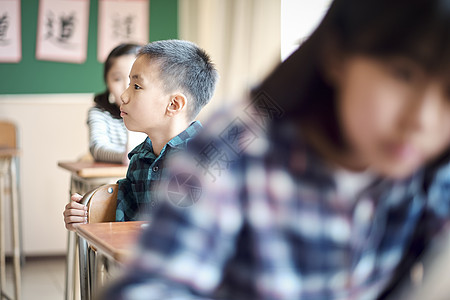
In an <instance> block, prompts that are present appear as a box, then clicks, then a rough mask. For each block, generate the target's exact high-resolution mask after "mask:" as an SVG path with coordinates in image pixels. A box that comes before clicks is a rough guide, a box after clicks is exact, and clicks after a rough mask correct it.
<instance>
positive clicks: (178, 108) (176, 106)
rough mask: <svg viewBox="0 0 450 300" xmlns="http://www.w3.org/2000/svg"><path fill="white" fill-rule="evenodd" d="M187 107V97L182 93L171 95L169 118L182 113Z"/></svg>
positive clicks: (167, 111)
mask: <svg viewBox="0 0 450 300" xmlns="http://www.w3.org/2000/svg"><path fill="white" fill-rule="evenodd" d="M186 105H187V97H186V96H185V95H184V94H182V93H176V94H173V95H170V101H169V105H167V109H166V113H167V115H168V116H175V115H177V114H179V113H180V112H182V111H183V110H184V109H185V108H186Z"/></svg>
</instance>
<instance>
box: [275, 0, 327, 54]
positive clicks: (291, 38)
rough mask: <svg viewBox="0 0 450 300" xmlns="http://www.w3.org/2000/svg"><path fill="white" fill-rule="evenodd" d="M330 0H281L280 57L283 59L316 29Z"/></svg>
mask: <svg viewBox="0 0 450 300" xmlns="http://www.w3.org/2000/svg"><path fill="white" fill-rule="evenodd" d="M330 4H331V0H308V1H306V0H300V1H299V0H281V59H282V60H285V59H286V58H287V57H288V56H289V55H290V54H291V53H292V52H294V51H295V50H296V49H297V48H298V46H299V45H300V44H301V43H302V42H303V41H304V40H305V39H306V38H307V37H308V36H309V35H310V34H311V33H312V32H313V31H314V30H315V29H316V27H317V26H318V25H319V23H320V21H321V20H322V18H323V17H324V16H325V13H326V12H327V10H328V8H329V6H330Z"/></svg>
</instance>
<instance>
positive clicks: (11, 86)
mask: <svg viewBox="0 0 450 300" xmlns="http://www.w3.org/2000/svg"><path fill="white" fill-rule="evenodd" d="M21 2H22V3H21V7H22V60H21V61H20V62H19V63H0V94H44V93H97V92H101V91H103V90H104V88H105V85H104V83H103V77H102V76H103V74H102V72H103V65H102V63H100V62H98V61H97V17H98V0H90V8H89V36H88V52H87V59H86V62H84V63H83V64H71V63H60V62H49V61H39V60H36V55H35V53H36V33H37V28H36V27H37V18H38V6H39V1H38V0H22V1H21ZM149 31H150V32H149V35H150V41H156V40H163V39H175V38H177V37H178V1H177V0H150V30H149Z"/></svg>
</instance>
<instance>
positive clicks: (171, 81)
mask: <svg viewBox="0 0 450 300" xmlns="http://www.w3.org/2000/svg"><path fill="white" fill-rule="evenodd" d="M217 78H218V74H217V71H216V69H215V68H214V66H213V64H212V62H211V60H210V58H209V56H208V55H207V54H206V53H205V52H204V51H203V50H202V49H200V48H199V47H197V46H196V45H195V44H193V43H191V42H187V41H181V40H165V41H158V42H153V43H150V44H148V45H146V46H144V47H143V48H142V49H141V50H140V51H139V54H138V56H137V58H136V61H135V62H134V64H133V67H132V69H131V71H130V84H129V86H128V88H127V89H126V91H125V92H124V93H123V94H122V96H121V99H122V105H121V106H120V115H121V117H122V118H123V120H124V123H125V126H126V127H127V128H128V129H129V130H131V131H139V132H144V133H146V134H147V135H148V138H147V139H146V140H145V141H144V142H143V143H142V144H140V145H139V146H137V147H136V148H135V149H134V150H132V151H131V152H130V153H129V155H128V156H129V158H130V165H129V167H128V172H127V176H126V178H125V179H122V180H119V181H118V184H119V193H118V196H117V209H116V220H117V221H131V220H136V219H137V218H138V212H139V211H140V212H145V209H147V208H149V207H152V206H155V204H156V202H155V200H154V199H152V196H151V193H152V192H151V189H152V186H153V185H154V184H155V183H157V182H158V181H159V180H160V179H161V178H162V177H164V173H163V172H164V162H165V160H166V158H167V157H168V156H170V155H173V154H175V153H176V152H178V151H180V150H183V149H185V148H186V147H187V143H188V141H189V140H190V139H191V138H192V137H193V136H195V135H196V134H197V133H198V131H199V130H200V129H201V128H202V126H201V124H200V122H198V121H195V122H193V120H194V119H195V117H196V116H197V115H198V113H199V112H200V110H201V109H202V108H203V107H204V106H205V105H206V104H207V103H208V102H209V100H210V99H211V97H212V95H213V92H214V88H215V84H216V82H217ZM161 173H163V174H161ZM81 198H82V196H81V195H78V194H75V195H73V196H72V197H71V199H72V201H71V202H70V203H69V204H67V205H66V208H65V211H64V213H63V214H64V222H65V224H66V228H67V229H69V230H72V231H73V230H74V228H75V227H76V226H77V225H78V224H82V223H86V221H87V219H86V215H87V211H86V210H87V208H86V207H85V206H83V205H81V204H80V203H79V201H80V200H81Z"/></svg>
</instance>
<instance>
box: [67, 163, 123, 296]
mask: <svg viewBox="0 0 450 300" xmlns="http://www.w3.org/2000/svg"><path fill="white" fill-rule="evenodd" d="M58 166H59V167H61V168H63V169H65V170H67V171H69V172H70V173H71V177H70V188H69V195H72V194H74V193H78V194H81V195H84V194H85V193H87V192H89V191H90V190H92V189H94V188H97V187H99V186H101V185H104V184H108V183H116V182H117V180H119V179H121V178H124V177H125V176H126V173H127V169H128V165H124V164H113V163H104V162H86V161H60V162H58ZM76 249H77V243H76V239H75V233H74V232H72V231H70V232H69V233H68V238H67V259H66V263H67V265H66V280H65V300H71V299H74V300H75V299H77V296H76V289H77V288H76V286H77V282H76V278H78V275H77V262H76Z"/></svg>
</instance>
